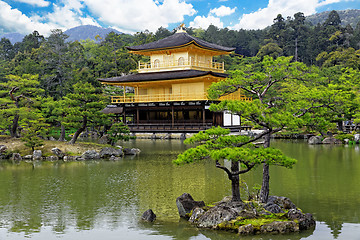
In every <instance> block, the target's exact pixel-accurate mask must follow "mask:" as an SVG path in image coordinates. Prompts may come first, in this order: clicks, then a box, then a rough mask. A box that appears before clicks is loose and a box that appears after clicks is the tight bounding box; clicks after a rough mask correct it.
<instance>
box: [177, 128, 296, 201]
mask: <svg viewBox="0 0 360 240" xmlns="http://www.w3.org/2000/svg"><path fill="white" fill-rule="evenodd" d="M260 138H261V136H259V137H256V138H252V139H251V138H249V137H247V136H240V135H238V136H235V135H230V130H228V129H223V128H221V127H217V128H215V127H213V128H211V129H208V130H206V131H201V132H199V133H198V134H196V135H194V136H192V137H191V138H188V139H186V140H185V143H189V144H190V143H191V144H198V146H197V147H194V148H190V149H188V150H186V151H185V152H184V153H182V154H180V155H179V156H178V158H177V159H176V160H175V161H174V163H176V164H183V163H192V162H195V161H199V160H203V159H207V158H211V159H213V160H214V161H215V166H216V167H217V168H219V169H222V170H224V171H225V172H226V174H227V175H228V178H229V180H230V181H231V189H232V201H241V197H240V180H239V175H240V174H244V173H247V172H249V171H250V170H252V169H254V168H255V167H256V166H257V165H260V164H264V163H265V164H267V165H277V166H284V167H287V168H291V167H292V166H293V165H294V164H295V163H296V160H295V159H292V158H289V157H286V156H285V155H284V154H283V153H282V152H281V151H280V150H278V149H274V148H259V147H256V146H255V145H254V144H253V142H255V141H256V140H258V139H260ZM224 160H227V161H231V168H230V169H229V168H227V167H225V166H224V165H223V164H222V163H223V161H224Z"/></svg>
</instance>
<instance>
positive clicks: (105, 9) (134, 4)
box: [84, 0, 196, 32]
mask: <svg viewBox="0 0 360 240" xmlns="http://www.w3.org/2000/svg"><path fill="white" fill-rule="evenodd" d="M84 4H86V5H87V7H88V9H89V10H90V11H91V12H92V14H94V15H96V16H97V17H98V18H99V20H100V21H101V22H103V23H105V24H107V25H112V26H116V27H117V28H118V29H123V31H126V32H136V31H142V30H145V29H148V30H150V31H156V30H157V29H158V28H159V27H161V26H163V27H167V26H168V24H170V23H178V22H182V21H184V16H185V15H188V16H192V15H194V14H195V13H196V11H195V9H194V8H193V6H192V5H191V4H188V3H186V2H185V1H184V0H164V1H156V2H154V1H153V0H132V1H129V0H118V1H113V0H102V1H98V0H84Z"/></svg>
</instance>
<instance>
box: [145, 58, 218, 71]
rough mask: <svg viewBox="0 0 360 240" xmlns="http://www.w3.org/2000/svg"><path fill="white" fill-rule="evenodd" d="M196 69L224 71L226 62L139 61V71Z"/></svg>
mask: <svg viewBox="0 0 360 240" xmlns="http://www.w3.org/2000/svg"><path fill="white" fill-rule="evenodd" d="M184 69H196V70H206V71H209V70H210V71H216V72H224V71H225V69H224V63H223V62H222V63H219V62H210V61H209V62H201V61H194V60H178V61H169V62H160V61H159V62H156V61H155V62H146V63H142V62H139V72H155V71H166V70H184Z"/></svg>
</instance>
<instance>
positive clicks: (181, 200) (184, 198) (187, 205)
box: [176, 193, 205, 218]
mask: <svg viewBox="0 0 360 240" xmlns="http://www.w3.org/2000/svg"><path fill="white" fill-rule="evenodd" d="M176 206H177V208H178V211H179V215H180V217H183V218H188V216H187V214H189V213H191V210H193V209H194V208H195V207H204V206H205V203H204V201H194V199H193V198H192V196H191V195H190V194H189V193H184V194H183V195H181V196H180V197H178V198H177V199H176Z"/></svg>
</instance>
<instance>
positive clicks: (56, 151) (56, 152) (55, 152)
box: [51, 147, 65, 159]
mask: <svg viewBox="0 0 360 240" xmlns="http://www.w3.org/2000/svg"><path fill="white" fill-rule="evenodd" d="M51 152H52V153H53V154H55V155H56V156H58V158H60V159H63V157H64V156H65V154H64V153H63V152H62V151H61V150H60V149H59V148H57V147H55V148H53V149H51Z"/></svg>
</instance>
